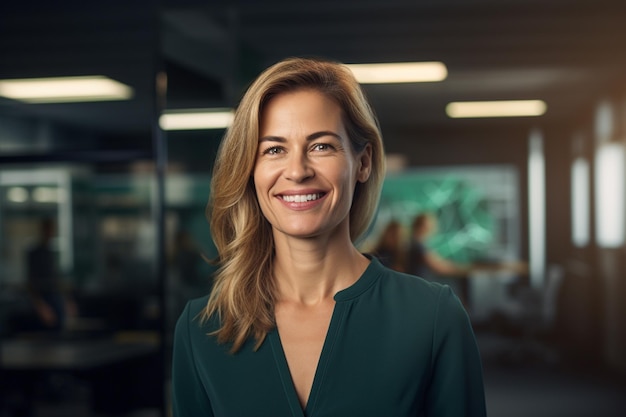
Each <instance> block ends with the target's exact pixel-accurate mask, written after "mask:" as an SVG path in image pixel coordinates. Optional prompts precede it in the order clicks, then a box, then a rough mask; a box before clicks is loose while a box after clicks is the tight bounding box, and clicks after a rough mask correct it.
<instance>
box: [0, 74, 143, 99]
mask: <svg viewBox="0 0 626 417" xmlns="http://www.w3.org/2000/svg"><path fill="white" fill-rule="evenodd" d="M0 96H3V97H7V98H10V99H14V100H20V101H24V102H27V103H71V102H86V101H111V100H129V99H130V98H132V96H133V89H132V88H131V87H129V86H127V85H125V84H122V83H120V82H118V81H115V80H112V79H110V78H108V77H105V76H102V75H95V76H84V77H54V78H24V79H13V80H0Z"/></svg>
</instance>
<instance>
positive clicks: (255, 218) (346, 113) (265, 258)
mask: <svg viewBox="0 0 626 417" xmlns="http://www.w3.org/2000/svg"><path fill="white" fill-rule="evenodd" d="M301 89H313V90H316V91H319V92H321V93H322V94H325V95H326V96H328V97H329V98H331V99H333V100H334V101H335V102H336V103H337V104H338V105H339V107H340V108H341V109H342V112H343V122H344V126H345V128H346V132H347V133H348V136H349V138H350V142H351V145H352V148H353V150H354V151H355V153H356V154H358V153H360V152H361V151H362V150H363V149H364V148H365V147H366V146H367V144H369V145H370V146H371V149H372V169H371V174H370V177H369V179H368V180H367V181H366V182H364V183H357V185H356V189H355V192H354V198H353V202H352V207H351V209H350V238H351V239H352V241H353V242H354V241H355V240H357V239H358V238H359V237H361V236H362V235H363V234H364V233H365V232H366V231H367V229H368V227H369V225H370V223H371V221H372V219H373V218H374V215H375V212H376V207H377V204H378V200H379V197H380V189H381V186H382V181H383V178H384V172H385V159H384V150H383V143H382V137H381V134H380V129H379V127H378V124H377V121H376V118H375V116H374V113H373V112H372V109H371V108H370V106H369V104H368V102H367V100H366V98H365V96H364V94H363V91H362V90H361V87H360V85H359V84H358V82H357V81H356V80H355V78H354V76H353V75H352V73H351V72H350V70H349V69H348V68H347V67H346V66H344V65H341V64H339V63H334V62H328V61H322V60H313V59H303V58H290V59H287V60H284V61H281V62H279V63H277V64H275V65H273V66H271V67H270V68H268V69H266V70H265V71H264V72H263V73H262V74H261V75H260V76H259V77H258V78H257V79H256V80H255V81H254V82H253V83H252V85H251V86H250V87H249V88H248V90H247V92H246V93H245V95H244V96H243V98H242V100H241V102H240V104H239V106H238V108H237V111H236V112H235V118H234V121H233V124H232V125H231V127H230V128H229V129H228V130H227V132H226V134H225V136H224V138H223V141H222V143H221V144H220V148H219V150H218V154H217V158H216V162H215V166H214V168H213V177H212V181H211V195H210V199H209V205H208V206H207V217H208V219H209V222H210V225H211V234H212V236H213V240H214V242H215V245H216V247H217V250H218V253H219V257H218V263H219V269H218V271H217V272H216V274H215V277H214V283H213V290H212V292H211V295H210V296H209V301H208V303H207V306H206V308H205V309H204V311H203V314H202V318H203V319H204V320H207V319H208V318H209V317H211V316H212V315H213V314H215V313H217V314H218V316H219V319H220V326H221V327H220V328H219V329H218V330H216V331H215V332H214V333H213V334H215V335H216V336H217V340H218V342H219V343H232V348H231V351H232V352H236V351H238V350H239V349H240V348H241V346H242V345H243V344H244V343H245V342H246V341H247V340H248V339H249V338H250V337H253V338H254V339H255V341H256V345H255V349H258V347H260V345H261V344H262V343H263V340H264V339H265V336H266V335H267V333H268V332H269V331H271V330H272V329H273V327H274V326H275V322H274V299H275V298H274V297H275V285H274V280H273V278H272V261H273V259H274V241H273V236H272V229H271V225H270V224H269V222H268V221H267V220H266V219H265V217H264V216H263V214H262V212H261V209H260V207H259V203H258V200H257V196H256V192H255V188H254V183H253V178H252V175H253V170H254V166H255V162H256V155H257V152H258V136H259V116H260V114H261V113H262V111H263V108H264V106H265V104H266V103H267V102H268V101H269V100H270V99H271V98H272V97H275V96H277V95H279V94H281V93H285V92H291V91H296V90H301Z"/></svg>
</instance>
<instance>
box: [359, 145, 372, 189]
mask: <svg viewBox="0 0 626 417" xmlns="http://www.w3.org/2000/svg"><path fill="white" fill-rule="evenodd" d="M357 162H358V164H359V167H358V170H357V175H356V178H357V181H359V182H366V181H367V180H368V178H369V177H370V174H371V173H372V145H371V144H369V143H368V144H367V145H365V148H364V149H363V150H362V151H361V153H360V154H359V156H358V161H357Z"/></svg>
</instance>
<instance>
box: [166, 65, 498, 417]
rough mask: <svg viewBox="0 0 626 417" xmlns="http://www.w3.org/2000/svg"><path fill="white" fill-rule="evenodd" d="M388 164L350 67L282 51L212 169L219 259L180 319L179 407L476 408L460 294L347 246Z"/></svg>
mask: <svg viewBox="0 0 626 417" xmlns="http://www.w3.org/2000/svg"><path fill="white" fill-rule="evenodd" d="M384 173H385V169H384V151H383V144H382V137H381V134H380V131H379V128H378V125H377V122H376V119H375V117H374V114H373V112H372V110H371V108H370V106H369V104H368V102H367V100H366V99H365V96H364V94H363V91H362V90H361V87H360V85H359V83H358V82H357V81H356V79H355V78H354V76H353V75H352V73H351V71H350V70H349V69H348V68H347V67H345V66H343V65H341V64H338V63H334V62H328V61H323V60H311V59H297V58H292V59H287V60H285V61H281V62H279V63H277V64H275V65H273V66H272V67H270V68H269V69H267V70H266V71H264V72H263V73H262V74H261V75H260V76H259V77H258V78H257V79H256V80H255V81H254V82H253V83H252V85H251V86H250V88H249V89H248V90H247V92H246V93H245V95H244V97H243V99H242V101H241V103H240V104H239V106H238V107H237V111H236V113H235V118H234V121H233V124H232V125H231V127H230V128H229V129H228V130H227V132H226V135H225V137H224V139H223V141H222V143H221V146H220V149H219V152H218V155H217V158H216V164H215V167H214V170H213V176H212V182H211V195H210V204H209V207H208V212H207V213H208V217H209V219H210V223H211V233H212V235H213V240H214V242H215V244H216V247H217V250H218V254H219V258H218V262H219V266H220V269H219V270H218V271H217V273H216V275H215V276H214V281H213V288H212V291H211V293H210V294H209V295H206V296H204V297H201V298H197V299H194V300H191V301H190V302H189V303H188V304H187V305H186V307H185V310H184V311H183V313H182V315H181V316H180V318H179V320H178V323H177V325H176V330H175V335H174V352H173V364H172V406H173V416H174V417H196V416H235V415H237V416H256V417H263V416H272V417H275V416H304V415H324V416H328V417H331V416H337V417H345V416H360V417H367V416H394V417H402V416H423V417H432V416H439V417H453V416H454V417H483V416H485V414H486V411H485V399H484V389H483V380H482V365H481V362H480V357H479V353H478V348H477V346H476V341H475V339H474V334H473V332H472V328H471V326H470V322H469V318H468V316H467V314H466V312H465V310H464V309H463V306H462V305H461V303H460V302H459V300H458V298H457V297H456V296H454V294H453V293H452V291H451V290H450V288H449V287H447V286H443V285H440V284H437V283H431V282H427V281H425V280H423V279H421V278H418V277H415V276H411V275H407V274H402V273H399V272H397V271H393V270H391V269H389V268H387V267H385V266H383V265H382V264H381V263H380V262H379V261H378V260H377V259H376V258H375V257H370V256H366V255H364V254H362V253H360V252H359V250H358V249H357V248H356V246H355V245H354V242H355V241H356V240H357V239H359V238H360V237H361V236H362V235H363V234H364V233H365V232H366V231H367V230H368V227H369V225H370V223H371V221H372V219H373V217H374V215H375V213H376V207H377V204H378V200H379V197H380V192H381V186H382V181H383V178H384Z"/></svg>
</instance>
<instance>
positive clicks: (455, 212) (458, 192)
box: [375, 173, 495, 262]
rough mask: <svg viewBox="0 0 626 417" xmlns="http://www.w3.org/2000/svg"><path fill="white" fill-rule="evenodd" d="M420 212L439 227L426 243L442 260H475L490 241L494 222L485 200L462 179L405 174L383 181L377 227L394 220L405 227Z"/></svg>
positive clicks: (451, 176)
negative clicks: (430, 214) (432, 216)
mask: <svg viewBox="0 0 626 417" xmlns="http://www.w3.org/2000/svg"><path fill="white" fill-rule="evenodd" d="M423 212H428V213H432V214H434V215H435V216H436V218H437V220H438V225H439V227H438V231H437V233H436V234H435V235H433V236H432V237H431V238H430V239H429V241H428V242H427V244H428V246H429V247H431V248H432V249H433V250H435V251H436V252H437V253H438V254H440V255H441V256H443V257H445V258H448V259H452V260H455V261H458V262H470V261H474V260H477V259H479V258H481V257H482V256H483V255H484V253H485V251H486V250H487V249H488V248H489V246H490V244H491V242H492V240H493V237H494V232H495V231H494V228H495V221H494V217H493V216H492V214H491V213H490V212H489V204H488V201H487V199H486V198H485V197H484V196H483V193H482V192H481V191H480V189H478V188H477V187H476V186H475V185H473V184H471V183H469V182H468V181H464V179H463V178H462V177H461V176H457V175H433V174H422V173H405V174H402V175H394V176H388V177H387V178H386V179H385V183H384V186H383V191H382V195H381V201H380V206H379V213H378V217H377V222H376V226H378V227H381V228H382V227H384V225H385V224H386V223H388V222H389V221H390V220H392V219H394V220H397V221H400V222H401V223H402V224H403V225H405V226H406V227H407V228H408V227H410V224H411V222H412V221H413V218H414V217H415V216H416V215H418V214H420V213H423ZM376 226H375V229H376Z"/></svg>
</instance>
